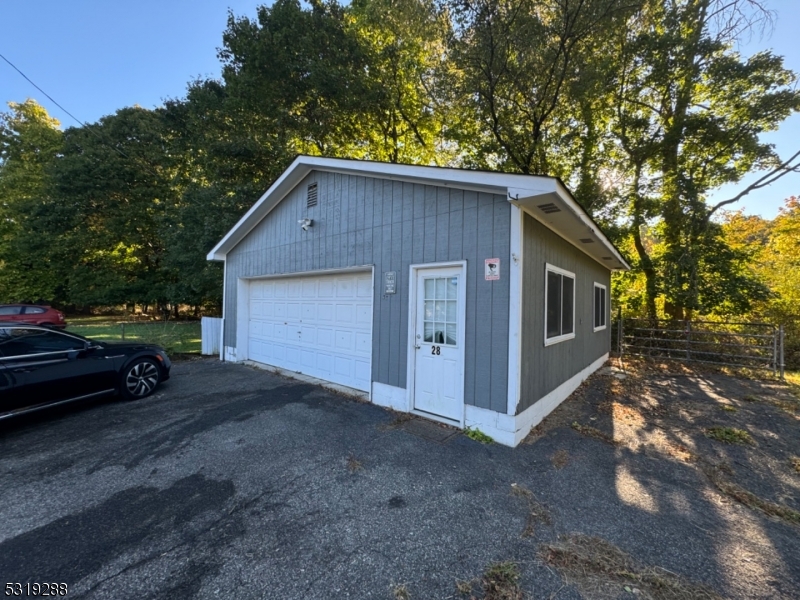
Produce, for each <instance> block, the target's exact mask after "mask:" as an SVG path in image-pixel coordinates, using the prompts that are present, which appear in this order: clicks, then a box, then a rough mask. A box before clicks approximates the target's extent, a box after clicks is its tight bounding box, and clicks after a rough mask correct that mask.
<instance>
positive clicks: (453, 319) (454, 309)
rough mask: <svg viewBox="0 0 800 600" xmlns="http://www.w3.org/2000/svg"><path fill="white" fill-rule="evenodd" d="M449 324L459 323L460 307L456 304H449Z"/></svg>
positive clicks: (451, 302)
mask: <svg viewBox="0 0 800 600" xmlns="http://www.w3.org/2000/svg"><path fill="white" fill-rule="evenodd" d="M446 317H447V322H448V323H457V322H458V318H457V317H458V306H457V305H456V303H455V302H453V301H449V302H448V303H447V315H446Z"/></svg>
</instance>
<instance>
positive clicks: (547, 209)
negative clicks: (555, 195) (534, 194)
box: [539, 202, 561, 215]
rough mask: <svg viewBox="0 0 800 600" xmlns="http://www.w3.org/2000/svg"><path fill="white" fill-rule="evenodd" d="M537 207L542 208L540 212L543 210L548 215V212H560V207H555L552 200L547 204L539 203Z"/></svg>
mask: <svg viewBox="0 0 800 600" xmlns="http://www.w3.org/2000/svg"><path fill="white" fill-rule="evenodd" d="M539 208H540V209H542V212H544V213H547V214H548V215H549V214H550V213H557V212H561V209H560V208H558V207H557V206H556V205H555V204H553V203H552V202H548V203H547V204H540V205H539Z"/></svg>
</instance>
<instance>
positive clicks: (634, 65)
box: [613, 0, 800, 319]
mask: <svg viewBox="0 0 800 600" xmlns="http://www.w3.org/2000/svg"><path fill="white" fill-rule="evenodd" d="M751 9H752V11H751ZM759 11H760V8H759V6H758V5H757V4H756V3H753V2H749V1H748V0H733V1H730V0H670V1H668V2H663V1H661V0H648V2H646V3H645V4H644V5H643V7H642V9H641V10H640V11H637V13H636V14H635V15H634V16H633V17H632V18H631V20H630V22H629V26H628V28H627V29H626V30H625V31H624V33H623V34H622V35H621V36H620V37H619V38H618V42H617V52H618V55H619V56H620V65H619V68H618V75H617V79H616V84H617V86H616V92H615V94H614V97H613V104H614V106H616V107H617V115H616V118H615V121H614V124H613V131H614V133H615V136H616V138H617V140H618V148H619V152H620V155H621V157H620V160H619V163H618V165H621V166H620V167H619V168H621V169H623V172H624V178H625V181H626V186H627V189H628V191H627V193H626V194H625V195H624V196H625V198H626V201H627V204H628V207H629V216H630V224H631V228H630V231H631V235H632V236H633V238H634V242H635V243H634V247H635V249H636V254H637V258H638V261H637V262H636V266H637V268H638V269H640V270H641V272H642V273H643V274H644V276H645V278H646V281H647V285H646V295H647V300H646V306H647V313H648V314H649V315H650V316H652V317H654V316H655V314H656V297H657V296H658V295H659V294H663V295H664V298H665V312H666V313H667V314H668V315H669V316H670V317H672V318H679V319H682V318H690V317H691V316H692V314H693V313H694V312H699V313H700V314H705V313H708V312H711V311H714V310H715V309H717V308H718V307H719V304H718V301H719V300H720V299H721V298H720V296H719V295H716V294H714V295H711V296H709V295H707V294H704V293H703V292H702V287H703V285H704V284H703V282H704V281H705V280H707V279H709V278H717V279H720V278H721V280H722V281H725V282H726V283H725V286H724V287H726V288H727V289H729V290H731V291H735V290H737V289H739V288H740V287H741V286H742V285H743V281H742V280H741V276H743V272H742V271H741V269H739V267H738V266H737V259H736V256H735V253H733V252H732V251H731V249H730V248H729V247H728V246H727V245H726V243H725V241H724V238H723V237H722V236H721V235H719V231H718V228H717V227H716V225H714V223H713V222H712V221H711V215H712V214H713V213H714V211H715V210H716V208H715V207H709V206H708V205H707V204H706V198H707V195H708V193H709V192H710V191H711V190H712V189H714V188H716V187H719V186H721V185H723V184H725V183H735V182H738V181H740V180H741V178H742V177H743V176H744V175H745V174H746V173H748V172H750V171H752V170H758V169H761V170H767V171H770V172H771V173H773V174H774V173H775V172H776V169H777V171H781V170H783V171H785V170H786V165H785V163H784V162H783V161H781V160H780V159H779V158H778V156H777V155H776V154H775V151H774V149H773V148H772V146H771V145H769V144H767V143H765V142H762V141H761V139H760V137H759V136H760V134H762V133H764V132H766V131H771V130H774V129H776V128H777V127H778V125H779V124H780V123H781V122H782V121H783V120H785V119H786V118H787V117H788V116H789V115H790V114H792V113H793V112H794V111H797V110H798V109H800V92H798V91H797V90H795V89H794V87H793V84H794V82H795V79H796V77H795V75H794V73H792V72H791V71H789V70H788V69H786V68H785V67H784V66H783V60H782V58H781V57H777V56H774V55H773V54H771V53H770V52H760V53H758V54H755V55H754V56H752V57H750V58H748V59H744V58H742V57H741V56H740V55H739V54H738V53H737V52H736V51H735V50H734V43H735V42H736V40H737V39H739V38H740V37H741V36H742V35H745V33H746V32H747V31H748V29H749V28H750V27H753V26H755V25H757V24H758V22H759V19H763V18H764V17H765V15H764V13H761V12H759ZM717 208H718V207H717ZM654 220H658V222H659V223H660V224H659V235H660V239H661V242H662V245H661V246H660V253H659V256H658V257H656V256H654V255H652V254H651V253H649V252H648V251H647V248H646V247H645V245H644V244H643V243H642V242H641V239H640V236H641V232H642V230H643V228H644V227H645V225H646V224H647V223H651V222H653V221H654ZM710 256H713V257H714V260H713V261H709V260H708V258H709V257H710ZM726 257H727V258H726ZM710 269H711V270H710ZM751 283H752V282H751ZM757 287H758V286H754V287H752V288H751V291H754V290H755V289H756V288H757ZM754 293H755V291H754ZM756 298H757V296H756ZM756 298H753V299H756Z"/></svg>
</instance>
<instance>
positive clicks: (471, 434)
mask: <svg viewBox="0 0 800 600" xmlns="http://www.w3.org/2000/svg"><path fill="white" fill-rule="evenodd" d="M464 435H466V436H467V437H468V438H469V439H471V440H475V441H476V442H480V443H481V444H491V443H493V442H494V440H493V439H492V438H490V437H489V436H488V435H486V434H485V433H483V432H482V431H481V430H480V429H477V428H475V429H473V428H472V427H467V428H466V429H465V430H464Z"/></svg>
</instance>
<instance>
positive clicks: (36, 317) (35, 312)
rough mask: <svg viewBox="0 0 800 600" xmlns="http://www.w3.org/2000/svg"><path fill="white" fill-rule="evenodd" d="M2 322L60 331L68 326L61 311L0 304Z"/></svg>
mask: <svg viewBox="0 0 800 600" xmlns="http://www.w3.org/2000/svg"><path fill="white" fill-rule="evenodd" d="M0 321H5V322H10V323H26V324H28V325H43V326H44V327H58V328H59V329H63V328H64V327H66V326H67V322H66V321H65V320H64V313H62V312H61V311H60V310H56V309H55V308H51V307H49V306H41V305H35V304H0Z"/></svg>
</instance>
